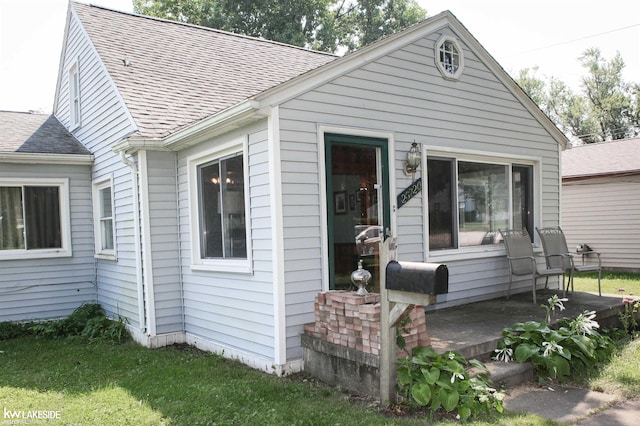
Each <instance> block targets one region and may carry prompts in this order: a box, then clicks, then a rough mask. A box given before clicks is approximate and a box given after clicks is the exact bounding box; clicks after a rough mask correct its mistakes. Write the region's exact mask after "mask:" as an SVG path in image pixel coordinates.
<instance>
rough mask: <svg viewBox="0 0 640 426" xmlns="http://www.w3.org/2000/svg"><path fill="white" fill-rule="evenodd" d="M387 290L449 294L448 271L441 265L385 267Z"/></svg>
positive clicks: (400, 264) (397, 264)
mask: <svg viewBox="0 0 640 426" xmlns="http://www.w3.org/2000/svg"><path fill="white" fill-rule="evenodd" d="M386 288H387V290H400V291H408V292H411V293H423V294H446V293H449V269H447V265H443V264H441V263H421V262H397V261H395V260H392V261H391V262H389V264H388V265H387V283H386Z"/></svg>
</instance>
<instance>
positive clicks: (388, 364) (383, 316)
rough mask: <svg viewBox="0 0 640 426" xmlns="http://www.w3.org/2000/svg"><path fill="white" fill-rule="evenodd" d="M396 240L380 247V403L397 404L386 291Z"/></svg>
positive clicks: (393, 335) (392, 342)
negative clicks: (388, 265) (388, 266)
mask: <svg viewBox="0 0 640 426" xmlns="http://www.w3.org/2000/svg"><path fill="white" fill-rule="evenodd" d="M396 248H397V246H396V239H395V238H391V237H389V238H387V239H386V240H385V241H384V242H383V243H382V244H381V247H380V403H381V404H382V405H389V404H392V403H395V402H396V398H395V396H396V394H395V391H394V386H395V370H396V369H395V362H396V359H395V358H396V357H395V353H396V345H395V333H394V331H395V330H394V329H393V328H392V327H391V324H390V323H389V319H390V316H389V315H390V312H391V308H392V307H391V302H390V301H389V297H388V294H387V289H386V277H387V264H388V263H389V262H390V261H392V260H395V258H396Z"/></svg>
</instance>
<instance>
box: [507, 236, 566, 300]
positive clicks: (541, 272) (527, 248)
mask: <svg viewBox="0 0 640 426" xmlns="http://www.w3.org/2000/svg"><path fill="white" fill-rule="evenodd" d="M499 232H500V235H501V236H502V239H503V241H504V246H505V248H506V250H507V260H508V261H509V290H508V291H507V299H508V298H509V296H510V295H511V284H512V283H513V276H514V275H515V276H524V275H531V280H532V281H531V290H532V291H533V303H534V304H535V303H536V282H537V280H538V278H539V277H544V278H545V279H546V280H545V285H544V287H545V288H547V286H548V285H549V277H552V276H560V275H561V276H562V289H563V291H564V272H565V271H564V269H563V268H560V267H558V268H549V267H547V268H545V269H541V268H540V267H539V266H538V263H537V262H536V258H535V255H534V253H533V245H532V244H531V238H530V237H529V233H528V232H527V230H526V229H522V230H507V231H499Z"/></svg>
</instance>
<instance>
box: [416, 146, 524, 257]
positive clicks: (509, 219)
mask: <svg viewBox="0 0 640 426" xmlns="http://www.w3.org/2000/svg"><path fill="white" fill-rule="evenodd" d="M427 179H428V203H429V249H430V250H440V249H456V248H462V247H472V246H482V245H485V246H486V245H490V244H497V243H499V242H500V241H499V238H498V230H506V229H512V228H513V229H516V228H517V229H523V228H524V229H527V231H528V232H529V235H531V236H533V232H532V231H534V229H533V226H534V225H533V221H534V218H533V199H534V197H533V164H519V163H517V162H509V161H504V160H501V159H497V160H493V161H492V160H482V161H480V160H467V159H464V158H447V157H429V158H428V159H427Z"/></svg>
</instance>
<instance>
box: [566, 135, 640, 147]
mask: <svg viewBox="0 0 640 426" xmlns="http://www.w3.org/2000/svg"><path fill="white" fill-rule="evenodd" d="M635 140H637V141H640V136H635V137H632V138H624V139H612V140H609V141H598V142H591V143H582V144H580V145H573V146H571V149H576V148H584V147H589V146H597V145H607V144H611V143H615V142H631V141H635Z"/></svg>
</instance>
